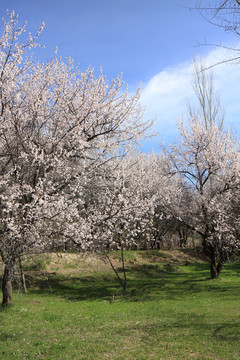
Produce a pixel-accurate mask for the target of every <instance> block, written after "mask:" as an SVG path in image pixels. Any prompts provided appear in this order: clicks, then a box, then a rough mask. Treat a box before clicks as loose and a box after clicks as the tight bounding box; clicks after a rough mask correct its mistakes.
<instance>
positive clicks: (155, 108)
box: [142, 48, 240, 142]
mask: <svg viewBox="0 0 240 360" xmlns="http://www.w3.org/2000/svg"><path fill="white" fill-rule="evenodd" d="M228 58H229V54H228V53H227V51H226V50H224V49H222V48H218V49H215V50H213V51H211V52H209V54H208V55H207V56H205V57H202V58H201V60H202V62H203V64H204V65H205V66H206V67H208V66H210V65H212V64H216V63H218V62H221V61H224V60H226V59H228ZM213 74H214V86H215V90H216V92H217V93H218V94H219V95H220V98H221V104H222V106H223V107H224V108H225V126H230V127H231V128H232V129H233V130H235V131H237V132H238V134H239V133H240V99H239V97H240V64H239V65H237V64H230V63H225V64H221V65H218V66H214V68H213ZM191 83H192V63H191V61H189V62H187V63H184V64H180V65H178V66H176V67H173V68H167V69H164V70H163V71H162V72H160V73H158V74H156V75H155V76H154V77H153V78H151V79H150V81H149V82H148V83H147V84H145V86H144V91H143V94H142V103H143V104H144V105H145V107H146V112H145V117H146V118H153V117H157V119H156V130H158V131H160V133H161V134H160V136H159V142H160V141H161V138H162V137H164V138H165V139H166V140H170V141H172V140H173V138H175V137H176V135H177V126H176V120H177V119H180V118H181V117H182V116H183V117H184V118H185V119H186V118H187V115H188V110H187V108H188V104H189V103H190V104H195V103H196V99H195V95H194V92H193V89H192V84H191Z"/></svg>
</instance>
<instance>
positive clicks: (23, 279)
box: [18, 258, 27, 294]
mask: <svg viewBox="0 0 240 360" xmlns="http://www.w3.org/2000/svg"><path fill="white" fill-rule="evenodd" d="M18 264H19V270H20V283H21V288H22V291H23V293H24V294H26V293H27V287H26V281H25V275H24V271H23V267H22V260H21V258H19V259H18Z"/></svg>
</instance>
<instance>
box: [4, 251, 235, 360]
mask: <svg viewBox="0 0 240 360" xmlns="http://www.w3.org/2000/svg"><path fill="white" fill-rule="evenodd" d="M156 254H157V253H155V255H156ZM155 255H154V254H152V256H155ZM132 256H133V255H131V256H129V259H131V261H132V260H133V258H132ZM144 257H146V258H147V259H148V260H149V259H150V260H151V261H147V262H144V261H143V259H144ZM137 258H138V255H136V253H135V257H134V263H132V262H131V261H130V262H129V263H128V265H127V276H128V284H127V287H128V288H127V294H126V295H123V294H122V293H121V290H120V289H119V285H118V282H117V281H116V279H115V277H114V274H113V273H112V272H111V271H109V270H107V269H106V270H102V271H101V272H91V273H90V272H89V273H84V274H77V275H76V274H75V275H71V276H69V275H66V274H65V275H63V274H61V273H56V272H55V273H51V274H50V275H49V277H48V280H46V278H44V277H43V276H40V274H38V273H33V274H31V277H30V275H29V274H28V276H27V277H28V280H29V282H31V288H30V289H29V292H28V294H26V295H23V294H20V293H18V292H15V293H14V304H13V305H12V306H11V307H9V308H3V309H2V311H1V312H0V359H1V360H14V359H19V360H41V359H47V360H51V359H56V360H58V359H64V360H68V359H69V360H70V359H89V360H90V359H94V360H97V359H111V360H112V359H114V360H115V359H118V360H120V359H121V360H128V359H137V360H148V359H157V360H161V359H163V360H170V359H171V360H172V359H176V360H181V359H184V360H185V359H198V360H210V359H215V360H217V359H221V360H227V359H229V360H230V359H231V360H233V359H236V360H237V359H238V360H239V359H240V303H239V295H240V263H233V264H228V265H227V266H226V268H225V269H224V271H223V273H222V275H221V277H220V278H219V279H216V280H211V279H209V266H208V264H206V263H199V262H198V263H197V262H196V263H193V262H192V263H191V264H190V265H188V266H185V265H183V263H181V262H177V263H175V264H174V263H171V264H168V263H167V262H166V260H164V262H162V263H161V257H160V256H156V259H158V261H155V262H154V259H153V257H151V258H150V255H149V253H144V252H143V253H142V257H141V259H142V261H141V262H136V261H135V260H136V259H137ZM163 258H164V256H163ZM165 258H166V256H165ZM159 261H160V263H159Z"/></svg>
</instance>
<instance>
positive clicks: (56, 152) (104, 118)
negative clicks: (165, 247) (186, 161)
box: [0, 12, 151, 304]
mask: <svg viewBox="0 0 240 360" xmlns="http://www.w3.org/2000/svg"><path fill="white" fill-rule="evenodd" d="M8 15H9V19H8V21H4V29H3V33H2V37H1V39H0V172H1V179H0V211H1V217H0V254H1V257H2V260H3V262H4V266H5V269H4V275H3V281H2V292H3V304H10V303H11V301H12V288H11V282H12V278H13V271H14V265H15V263H16V261H17V260H18V258H19V257H20V256H22V255H23V254H26V253H28V252H39V251H43V250H44V249H45V248H46V247H49V246H51V244H52V243H54V242H56V240H57V239H58V241H61V239H62V241H65V239H66V238H75V237H76V236H78V238H79V237H81V238H82V239H83V238H84V239H86V238H87V235H88V231H89V226H88V225H87V222H86V219H85V218H84V217H83V216H82V214H81V211H80V210H79V209H81V208H82V207H83V206H84V204H85V202H84V189H86V187H87V186H88V185H89V183H90V182H91V176H92V175H93V174H94V172H95V170H94V169H100V168H101V166H103V164H106V163H107V162H108V161H109V160H110V159H112V158H113V157H118V156H119V157H122V156H123V155H124V154H126V153H127V151H128V148H129V146H130V144H131V143H132V142H138V140H139V139H140V138H142V137H143V136H145V135H146V133H147V130H148V129H149V127H150V125H151V124H150V122H143V121H142V108H141V106H140V105H139V97H140V90H138V91H137V92H136V93H135V94H133V95H132V96H129V93H128V90H127V88H125V87H124V83H123V81H122V79H121V77H117V78H116V79H114V80H112V82H111V83H109V82H108V81H107V79H106V78H105V77H104V76H103V74H102V73H100V75H98V76H97V77H95V76H94V73H93V69H92V68H88V69H87V70H86V71H84V72H81V71H80V70H79V69H78V68H77V67H75V66H74V63H73V61H72V60H71V59H68V60H67V61H66V62H64V61H63V60H62V59H61V58H58V57H57V55H55V56H54V58H53V59H51V60H49V61H47V62H45V63H39V62H38V61H37V60H36V59H35V58H34V56H33V55H32V54H31V51H32V50H31V49H32V48H34V47H36V46H38V44H37V42H36V41H37V38H38V36H39V34H40V32H41V30H42V28H43V26H42V27H41V28H40V30H39V31H38V32H37V34H36V36H35V37H32V36H31V35H29V36H28V37H27V39H26V40H25V41H23V42H21V39H22V35H23V32H24V31H25V26H26V24H24V25H23V26H22V27H18V23H17V16H16V15H15V14H14V12H12V13H10V14H8ZM97 222H98V220H97ZM76 224H78V226H76ZM79 229H81V230H79Z"/></svg>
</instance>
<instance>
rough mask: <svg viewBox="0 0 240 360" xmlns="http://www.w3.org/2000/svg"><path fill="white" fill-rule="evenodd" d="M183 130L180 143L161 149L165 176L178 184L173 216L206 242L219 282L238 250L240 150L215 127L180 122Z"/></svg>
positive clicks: (239, 239)
mask: <svg viewBox="0 0 240 360" xmlns="http://www.w3.org/2000/svg"><path fill="white" fill-rule="evenodd" d="M179 130H180V134H181V139H180V142H179V143H176V144H174V145H171V146H169V147H168V148H163V151H164V153H165V155H166V158H167V161H168V164H169V168H168V170H167V173H168V174H169V175H170V176H177V177H178V178H179V179H180V182H179V186H178V194H177V196H176V197H175V198H172V199H171V201H170V203H169V211H170V212H171V213H172V214H173V215H174V216H175V217H176V218H178V219H179V220H180V221H181V222H182V223H183V224H186V225H187V226H188V227H189V228H190V229H193V230H195V231H196V232H198V233H199V234H200V235H201V236H202V239H203V250H204V252H205V254H206V255H207V256H208V257H209V259H210V261H211V276H212V278H215V277H217V276H218V275H219V273H220V271H221V269H222V267H223V265H224V263H225V262H226V260H227V259H228V257H229V256H230V255H231V254H232V253H233V252H234V251H236V249H239V245H240V238H239V228H240V218H239V208H238V209H237V207H236V202H235V201H234V199H235V198H236V197H238V198H239V192H240V191H239V190H240V158H239V145H237V143H236V139H235V138H234V137H233V136H232V135H231V134H230V133H229V132H222V131H221V130H220V129H219V128H218V127H217V125H212V126H210V127H208V128H206V127H205V126H204V124H202V123H201V121H200V120H199V119H194V120H193V121H190V122H189V123H188V125H187V126H184V123H183V122H181V123H180V124H179ZM186 194H187V195H186ZM217 262H218V263H217Z"/></svg>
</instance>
